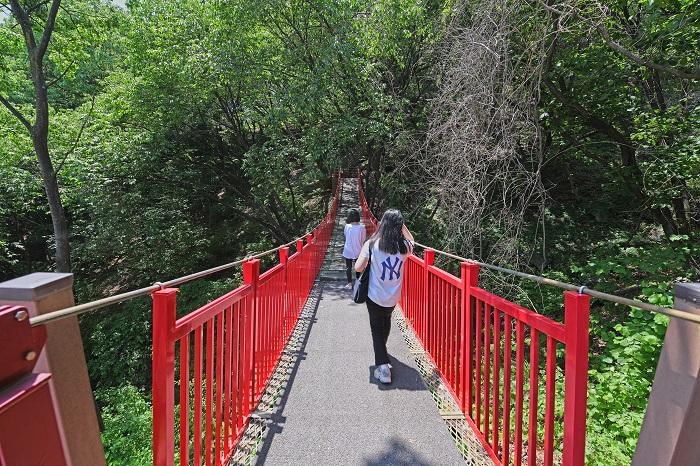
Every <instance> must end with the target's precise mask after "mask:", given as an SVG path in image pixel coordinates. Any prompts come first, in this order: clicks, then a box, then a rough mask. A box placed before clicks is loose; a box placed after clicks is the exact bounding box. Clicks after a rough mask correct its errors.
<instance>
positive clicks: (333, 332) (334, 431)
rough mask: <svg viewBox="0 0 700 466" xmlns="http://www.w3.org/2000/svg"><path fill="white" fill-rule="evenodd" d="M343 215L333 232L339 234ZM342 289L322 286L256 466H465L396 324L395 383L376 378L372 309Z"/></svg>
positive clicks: (393, 350)
mask: <svg viewBox="0 0 700 466" xmlns="http://www.w3.org/2000/svg"><path fill="white" fill-rule="evenodd" d="M348 181H349V180H345V183H346V184H347V183H348ZM355 192H356V186H355ZM348 204H351V200H350V202H348V199H344V207H347V205H348ZM344 212H345V209H341V212H340V213H339V215H338V217H339V222H338V223H337V224H336V226H337V228H336V234H337V233H338V232H340V234H341V235H342V224H343V223H344ZM329 254H333V251H332V250H329ZM338 260H340V258H338ZM343 284H344V281H343V280H338V281H326V282H322V283H321V284H320V285H319V286H322V294H321V299H320V302H319V304H318V308H317V310H316V313H315V316H314V318H313V319H312V324H311V327H310V330H309V334H308V337H307V340H306V342H305V345H304V346H303V347H302V349H301V358H300V363H299V364H298V366H297V367H296V368H295V369H294V371H293V373H292V374H291V377H290V380H289V382H288V383H289V385H288V387H287V389H286V391H285V394H284V396H283V397H282V399H281V401H280V405H279V408H278V410H277V413H276V414H274V415H273V416H272V418H271V422H270V425H269V429H270V430H269V432H268V434H267V436H266V438H265V439H264V441H263V444H262V446H261V450H260V453H259V456H258V460H257V464H266V465H373V466H374V465H377V466H378V465H436V466H437V465H441V466H442V465H463V464H464V461H463V459H462V457H461V455H460V454H459V453H458V451H457V448H456V447H455V443H454V441H453V439H452V437H451V436H450V434H449V432H448V430H447V428H446V426H445V423H444V422H443V420H442V419H441V418H440V416H439V414H438V409H437V407H436V405H435V402H434V401H433V399H432V397H431V395H430V392H428V390H427V389H426V387H425V385H424V384H423V381H422V379H421V376H420V374H419V373H418V371H417V370H416V366H415V364H414V363H413V358H412V357H411V356H410V354H409V353H408V349H407V347H406V345H405V343H404V340H403V338H402V335H401V330H400V329H399V328H398V327H397V326H396V325H394V328H392V333H391V335H390V337H389V344H388V346H389V353H390V354H391V360H392V365H393V379H394V380H393V383H392V384H391V385H387V386H384V385H381V384H379V383H378V382H377V381H375V379H374V378H373V376H372V372H373V371H374V354H373V351H372V340H371V334H370V328H369V318H368V315H367V308H366V306H365V305H364V304H363V305H358V304H354V303H352V302H351V301H350V291H349V290H345V289H343ZM394 312H400V311H399V310H398V309H397V310H395V311H394Z"/></svg>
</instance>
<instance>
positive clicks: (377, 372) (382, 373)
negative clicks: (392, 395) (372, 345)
mask: <svg viewBox="0 0 700 466" xmlns="http://www.w3.org/2000/svg"><path fill="white" fill-rule="evenodd" d="M374 378H375V379H377V380H379V381H380V382H381V383H383V384H390V383H391V369H390V368H389V364H382V365H381V366H378V367H377V368H376V369H374Z"/></svg>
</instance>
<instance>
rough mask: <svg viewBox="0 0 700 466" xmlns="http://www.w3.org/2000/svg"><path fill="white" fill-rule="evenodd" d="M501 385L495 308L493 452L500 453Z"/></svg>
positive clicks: (499, 317)
mask: <svg viewBox="0 0 700 466" xmlns="http://www.w3.org/2000/svg"><path fill="white" fill-rule="evenodd" d="M500 383H501V315H500V312H499V310H498V308H497V307H495V306H494V308H493V384H492V387H493V416H492V423H493V432H492V439H493V440H492V446H493V451H494V452H498V427H499V425H498V422H499V420H500V415H499V408H500V401H501V400H500V398H499V388H500Z"/></svg>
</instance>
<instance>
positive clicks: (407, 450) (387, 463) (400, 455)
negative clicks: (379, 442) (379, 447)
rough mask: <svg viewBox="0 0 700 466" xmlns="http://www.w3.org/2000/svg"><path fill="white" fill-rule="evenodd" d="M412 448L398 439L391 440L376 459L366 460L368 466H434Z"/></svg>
mask: <svg viewBox="0 0 700 466" xmlns="http://www.w3.org/2000/svg"><path fill="white" fill-rule="evenodd" d="M434 464H435V463H431V462H428V461H427V460H426V459H425V458H422V457H421V455H420V454H419V453H418V452H417V451H415V450H413V449H412V448H411V447H410V446H408V445H406V444H405V443H404V442H402V441H400V440H399V439H397V438H395V437H394V438H391V439H390V440H389V444H388V445H387V446H386V448H384V450H383V451H382V452H380V453H379V455H377V456H376V457H373V458H368V459H367V460H365V465H366V466H433V465H434Z"/></svg>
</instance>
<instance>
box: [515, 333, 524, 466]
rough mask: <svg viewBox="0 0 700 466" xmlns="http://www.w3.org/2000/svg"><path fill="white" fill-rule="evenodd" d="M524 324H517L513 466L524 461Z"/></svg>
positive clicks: (517, 465) (518, 465)
mask: <svg viewBox="0 0 700 466" xmlns="http://www.w3.org/2000/svg"><path fill="white" fill-rule="evenodd" d="M524 333H525V332H524V328H523V323H522V321H520V320H517V321H516V322H515V436H514V438H513V441H514V442H515V443H514V445H513V446H514V447H515V458H514V461H513V464H514V465H516V466H520V465H521V464H522V461H523V383H524V376H523V371H524V366H525V355H524V354H523V353H524V352H525V341H524V340H525V335H524Z"/></svg>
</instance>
